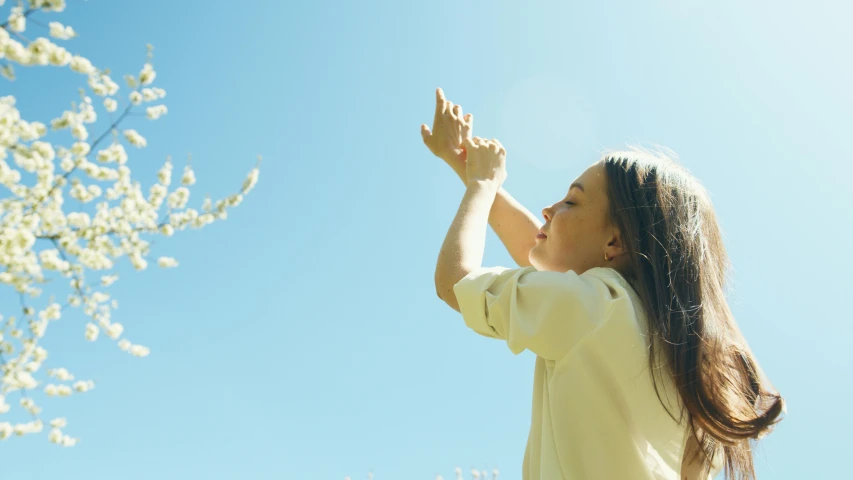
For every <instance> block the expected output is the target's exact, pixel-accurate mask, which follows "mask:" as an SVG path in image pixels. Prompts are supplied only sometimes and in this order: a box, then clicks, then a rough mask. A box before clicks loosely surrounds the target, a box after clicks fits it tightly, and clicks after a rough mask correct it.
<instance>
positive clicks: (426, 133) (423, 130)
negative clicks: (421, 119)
mask: <svg viewBox="0 0 853 480" xmlns="http://www.w3.org/2000/svg"><path fill="white" fill-rule="evenodd" d="M421 137H423V139H424V142H426V141H427V140H429V138H430V137H432V132H430V131H429V127H428V126H427V125H426V124H422V125H421Z"/></svg>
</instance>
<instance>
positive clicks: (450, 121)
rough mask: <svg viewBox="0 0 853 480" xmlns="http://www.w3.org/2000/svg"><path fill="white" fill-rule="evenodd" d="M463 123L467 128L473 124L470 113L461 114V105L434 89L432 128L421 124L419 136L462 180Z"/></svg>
mask: <svg viewBox="0 0 853 480" xmlns="http://www.w3.org/2000/svg"><path fill="white" fill-rule="evenodd" d="M464 125H468V126H469V130H470V129H471V128H473V126H474V116H473V115H471V114H470V113H469V114H467V115H465V116H463V114H462V107H461V106H459V105H454V104H453V103H452V102H450V101H448V100H447V99H446V98H445V97H444V91H442V90H441V89H440V88H439V89H436V91H435V118H434V119H433V122H432V130H430V128H429V126H427V125H426V124H423V125H421V136H422V137H423V140H424V144H425V145H426V146H427V148H429V150H430V151H431V152H432V153H433V155H435V156H436V157H438V158H440V159H442V160H444V161H445V163H447V164H448V165H450V167H451V168H453V170H454V171H455V172H456V173H457V174H458V175H459V176H460V177H462V180H463V181H464V180H465V179H466V177H465V160H466V158H467V154H466V150H465V147H464V145H463V144H462V139H463V133H462V128H463V126H464Z"/></svg>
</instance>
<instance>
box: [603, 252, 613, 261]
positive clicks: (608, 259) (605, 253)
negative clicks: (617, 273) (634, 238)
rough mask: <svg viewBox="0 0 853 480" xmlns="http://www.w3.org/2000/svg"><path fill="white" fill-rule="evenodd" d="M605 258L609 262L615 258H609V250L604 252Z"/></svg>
mask: <svg viewBox="0 0 853 480" xmlns="http://www.w3.org/2000/svg"><path fill="white" fill-rule="evenodd" d="M604 260H606V261H608V262H609V261H610V260H613V259H612V258H607V252H604Z"/></svg>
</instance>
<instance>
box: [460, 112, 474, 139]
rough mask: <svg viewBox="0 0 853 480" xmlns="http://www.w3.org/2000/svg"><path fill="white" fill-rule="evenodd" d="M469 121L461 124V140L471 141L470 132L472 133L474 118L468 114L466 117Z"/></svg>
mask: <svg viewBox="0 0 853 480" xmlns="http://www.w3.org/2000/svg"><path fill="white" fill-rule="evenodd" d="M467 118H468V119H469V120H468V121H467V122H465V123H463V124H462V138H463V139H466V138H467V139H469V140H470V139H471V132H472V131H473V126H474V116H473V115H471V114H470V113H469V114H468V115H467Z"/></svg>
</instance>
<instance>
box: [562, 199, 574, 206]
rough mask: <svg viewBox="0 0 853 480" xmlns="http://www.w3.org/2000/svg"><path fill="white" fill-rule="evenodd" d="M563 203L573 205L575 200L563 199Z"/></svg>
mask: <svg viewBox="0 0 853 480" xmlns="http://www.w3.org/2000/svg"><path fill="white" fill-rule="evenodd" d="M563 203H565V204H566V205H574V204H575V202H570V201H568V200H566V201H565V202H563Z"/></svg>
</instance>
